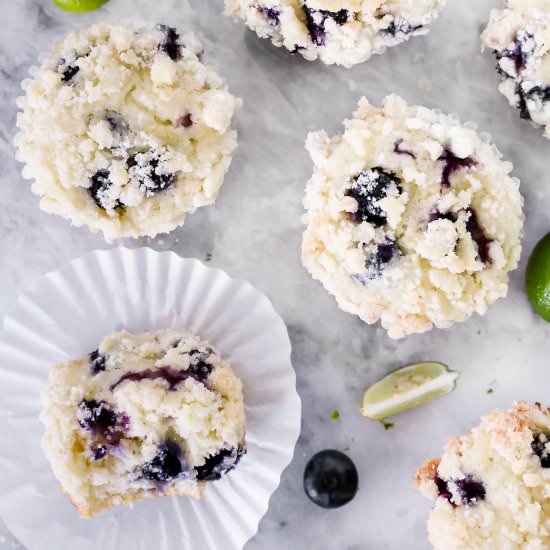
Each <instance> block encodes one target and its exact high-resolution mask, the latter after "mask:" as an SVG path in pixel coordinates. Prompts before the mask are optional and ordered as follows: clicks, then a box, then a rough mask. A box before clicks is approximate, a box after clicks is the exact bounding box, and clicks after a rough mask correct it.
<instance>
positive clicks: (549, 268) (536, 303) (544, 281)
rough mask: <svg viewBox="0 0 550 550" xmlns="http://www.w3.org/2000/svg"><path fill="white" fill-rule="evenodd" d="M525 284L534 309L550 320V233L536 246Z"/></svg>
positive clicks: (528, 264)
mask: <svg viewBox="0 0 550 550" xmlns="http://www.w3.org/2000/svg"><path fill="white" fill-rule="evenodd" d="M525 285H526V287H527V296H528V297H529V301H530V302H531V305H532V306H533V309H534V310H535V311H536V313H538V314H539V315H540V316H541V317H542V318H543V319H544V320H545V321H549V322H550V233H548V235H546V237H544V238H543V239H542V240H541V241H540V242H539V243H538V244H537V246H535V250H533V252H532V254H531V257H530V258H529V262H528V263H527V271H526V272H525Z"/></svg>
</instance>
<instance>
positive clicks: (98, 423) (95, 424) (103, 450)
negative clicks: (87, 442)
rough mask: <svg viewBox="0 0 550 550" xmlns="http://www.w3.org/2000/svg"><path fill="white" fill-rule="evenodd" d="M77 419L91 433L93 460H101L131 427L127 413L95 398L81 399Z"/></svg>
mask: <svg viewBox="0 0 550 550" xmlns="http://www.w3.org/2000/svg"><path fill="white" fill-rule="evenodd" d="M77 419H78V423H79V425H80V427H81V428H82V429H83V430H85V431H86V432H89V433H90V436H91V439H92V444H91V446H90V450H91V452H92V458H93V460H100V459H101V458H103V457H104V456H105V455H106V454H107V453H108V450H109V448H110V447H115V446H117V445H118V444H119V443H120V441H121V439H122V438H123V437H124V434H125V433H126V432H127V431H128V429H129V427H130V421H129V418H128V416H127V415H126V414H124V413H116V412H115V411H114V410H113V409H112V408H111V407H110V405H109V404H108V403H107V402H106V401H97V400H95V399H84V400H83V401H81V403H80V405H79V406H78V413H77ZM96 457H97V458H96Z"/></svg>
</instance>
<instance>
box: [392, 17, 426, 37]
mask: <svg viewBox="0 0 550 550" xmlns="http://www.w3.org/2000/svg"><path fill="white" fill-rule="evenodd" d="M421 28H422V25H411V23H409V22H408V21H407V20H405V19H403V18H401V17H395V18H394V19H392V21H390V23H389V25H388V26H387V27H386V28H385V29H384V30H383V32H384V33H385V34H389V35H390V36H398V35H401V36H407V35H409V34H413V33H415V32H416V31H418V30H420V29H421Z"/></svg>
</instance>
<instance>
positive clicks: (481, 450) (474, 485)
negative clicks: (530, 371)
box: [416, 402, 550, 550]
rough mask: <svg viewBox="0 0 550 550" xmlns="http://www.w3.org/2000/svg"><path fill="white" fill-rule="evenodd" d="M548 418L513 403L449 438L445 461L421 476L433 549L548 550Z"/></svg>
mask: <svg viewBox="0 0 550 550" xmlns="http://www.w3.org/2000/svg"><path fill="white" fill-rule="evenodd" d="M549 456H550V413H549V412H548V410H543V409H542V407H541V406H540V405H539V404H536V405H535V406H532V405H530V404H528V403H525V402H519V403H516V404H515V405H514V406H513V407H512V408H511V409H510V410H508V411H500V410H497V411H494V412H492V413H491V414H489V415H487V416H485V417H483V418H482V419H481V423H480V425H479V426H478V427H476V428H474V429H473V430H472V432H471V433H469V434H468V435H464V436H461V437H453V438H452V439H450V441H449V443H448V444H447V447H446V449H445V452H444V454H443V456H442V457H441V459H437V460H436V459H433V460H428V461H427V462H426V464H425V465H424V466H423V467H422V468H421V469H420V470H419V471H418V472H417V474H416V484H417V486H418V488H419V489H420V491H422V493H423V494H424V495H426V496H427V497H428V498H430V499H432V500H434V508H433V510H432V512H431V514H430V518H429V520H428V534H429V538H430V542H431V543H432V545H433V547H434V548H435V549H436V550H470V549H474V548H475V549H477V550H493V549H496V548H498V549H501V548H503V549H504V548H506V549H507V550H527V549H535V548H540V549H542V548H549V547H550V533H549V531H548V523H549V521H550V509H549V508H548V494H549V491H550V460H549Z"/></svg>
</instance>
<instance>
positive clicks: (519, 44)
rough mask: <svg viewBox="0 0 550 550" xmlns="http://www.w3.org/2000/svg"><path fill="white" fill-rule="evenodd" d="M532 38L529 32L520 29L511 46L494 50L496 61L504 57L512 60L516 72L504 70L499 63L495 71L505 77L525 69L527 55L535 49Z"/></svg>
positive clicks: (517, 73) (518, 73)
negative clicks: (511, 72) (510, 72)
mask: <svg viewBox="0 0 550 550" xmlns="http://www.w3.org/2000/svg"><path fill="white" fill-rule="evenodd" d="M533 38H534V37H533V35H532V34H531V33H530V32H527V31H525V30H521V31H519V32H518V33H517V34H516V36H515V38H514V41H513V43H512V47H511V48H508V49H506V50H501V51H499V50H495V56H496V58H497V60H498V61H500V60H501V59H503V58H505V59H510V60H511V61H512V62H513V64H514V69H515V72H516V74H515V75H513V74H509V73H508V72H506V70H505V69H503V68H502V65H501V64H500V63H499V64H498V66H497V71H498V72H499V73H500V74H502V75H503V76H505V77H512V78H514V77H515V76H518V75H520V74H521V73H522V72H523V71H524V70H525V67H526V66H527V62H528V60H529V57H530V56H531V55H532V54H533V53H534V51H535V46H536V44H535V42H534V40H533Z"/></svg>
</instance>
